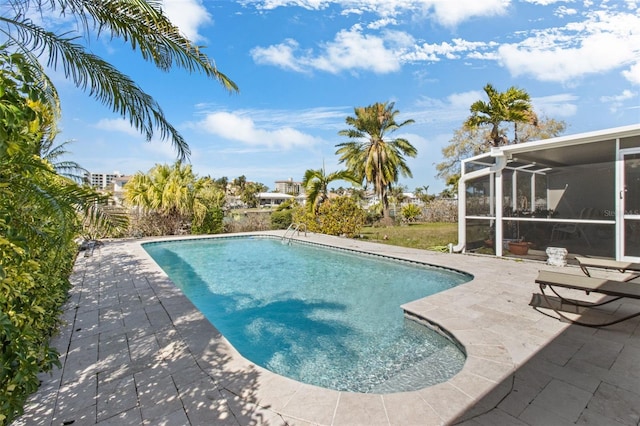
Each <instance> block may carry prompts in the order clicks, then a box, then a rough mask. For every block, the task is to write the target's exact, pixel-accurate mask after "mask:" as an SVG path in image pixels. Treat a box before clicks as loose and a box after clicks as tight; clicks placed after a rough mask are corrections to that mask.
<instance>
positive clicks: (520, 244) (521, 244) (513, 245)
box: [509, 241, 529, 256]
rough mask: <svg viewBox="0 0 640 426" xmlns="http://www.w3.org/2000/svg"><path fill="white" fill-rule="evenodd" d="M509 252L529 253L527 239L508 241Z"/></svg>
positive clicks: (521, 254) (519, 254)
mask: <svg viewBox="0 0 640 426" xmlns="http://www.w3.org/2000/svg"><path fill="white" fill-rule="evenodd" d="M509 252H511V254H515V255H517V256H523V255H525V254H527V253H529V243H528V242H527V241H509Z"/></svg>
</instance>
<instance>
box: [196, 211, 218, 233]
mask: <svg viewBox="0 0 640 426" xmlns="http://www.w3.org/2000/svg"><path fill="white" fill-rule="evenodd" d="M222 232H224V212H223V211H222V209H221V208H220V207H210V208H209V209H208V210H207V212H206V213H205V215H204V218H203V219H202V223H199V224H198V223H194V224H193V226H192V227H191V233H192V234H221V233H222Z"/></svg>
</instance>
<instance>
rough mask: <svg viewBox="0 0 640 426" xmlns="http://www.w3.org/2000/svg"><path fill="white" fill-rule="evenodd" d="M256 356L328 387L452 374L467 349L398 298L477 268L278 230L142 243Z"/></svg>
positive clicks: (383, 384) (377, 385)
mask: <svg viewBox="0 0 640 426" xmlns="http://www.w3.org/2000/svg"><path fill="white" fill-rule="evenodd" d="M144 248H145V250H146V251H147V252H148V253H149V254H150V255H151V257H152V258H153V259H154V260H155V261H156V262H157V263H158V265H159V266H160V267H161V268H162V269H163V270H164V271H165V272H166V273H167V275H168V276H169V277H170V278H171V279H172V281H173V282H174V283H175V284H176V285H177V286H178V287H179V288H181V289H182V291H183V292H184V293H185V295H186V296H187V297H188V298H189V299H190V300H191V301H192V302H193V303H194V305H195V306H196V307H197V308H198V309H199V310H200V311H201V312H202V313H203V314H204V315H205V316H206V317H207V319H208V320H209V321H210V322H211V323H212V324H214V325H215V326H216V328H217V329H218V330H219V331H220V332H221V333H222V334H223V335H224V336H225V337H226V338H227V339H228V340H229V342H230V343H231V344H232V345H233V346H234V347H235V348H236V349H237V350H238V352H240V353H241V354H242V355H243V356H244V357H245V358H247V359H249V360H250V361H252V362H254V363H256V364H258V365H260V366H262V367H265V368H267V369H269V370H271V371H273V372H275V373H278V374H281V375H284V376H287V377H290V378H293V379H295V380H298V381H301V382H304V383H309V384H313V385H317V386H322V387H326V388H329V389H335V390H341V391H351V392H364V393H391V392H400V391H410V390H416V389H421V388H424V387H426V386H430V385H433V384H436V383H440V382H443V381H446V380H447V379H449V378H450V377H451V376H453V375H454V374H456V373H457V372H458V371H459V370H460V369H461V368H462V365H463V364H464V361H465V356H464V353H463V352H462V351H461V350H460V348H459V347H458V346H456V345H455V344H454V343H453V342H451V341H450V340H449V339H447V338H445V337H443V336H441V335H440V334H438V333H436V332H434V331H432V330H430V329H429V328H427V327H425V326H423V325H421V324H418V323H416V322H414V321H412V320H409V319H406V318H405V317H404V315H403V312H402V309H401V308H400V305H402V304H404V303H406V302H409V301H411V300H415V299H419V298H421V297H425V296H427V295H430V294H433V293H436V292H439V291H442V290H446V289H448V288H451V287H453V286H456V285H459V284H461V283H463V282H466V281H469V280H470V279H471V277H470V276H469V275H467V274H463V273H458V272H456V271H451V270H445V269H441V268H433V267H426V266H421V265H417V264H409V263H402V262H399V261H395V260H391V259H385V258H380V257H376V258H374V257H368V256H363V255H361V254H357V253H351V252H347V251H337V250H331V249H328V248H324V247H320V246H313V245H306V244H297V243H294V244H292V245H284V244H282V243H281V242H280V240H279V239H273V238H267V237H260V238H258V237H256V238H212V239H211V238H209V239H196V240H181V241H171V242H160V243H147V244H144Z"/></svg>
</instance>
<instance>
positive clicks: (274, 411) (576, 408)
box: [14, 231, 640, 426]
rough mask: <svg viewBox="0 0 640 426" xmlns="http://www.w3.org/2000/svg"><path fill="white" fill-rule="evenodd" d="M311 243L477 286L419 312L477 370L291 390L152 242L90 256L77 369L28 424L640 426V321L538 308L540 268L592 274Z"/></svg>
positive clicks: (72, 357)
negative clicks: (224, 325) (456, 273)
mask: <svg viewBox="0 0 640 426" xmlns="http://www.w3.org/2000/svg"><path fill="white" fill-rule="evenodd" d="M263 234H268V235H277V236H280V235H282V232H279V231H278V232H276V231H274V232H266V233H263ZM295 239H300V240H303V241H308V242H312V243H319V244H327V245H331V246H336V247H341V248H345V249H348V250H357V251H367V252H371V253H376V254H382V255H388V256H392V257H397V258H403V259H407V260H412V261H420V262H426V263H430V264H434V265H440V266H444V267H449V268H455V269H460V270H464V271H466V272H468V273H471V274H473V276H474V279H473V280H472V281H470V282H468V283H466V284H463V285H460V286H458V287H455V288H453V289H450V290H447V291H445V292H442V293H438V294H435V295H433V296H429V297H426V298H424V299H420V300H417V301H414V302H411V303H409V304H407V305H405V306H404V308H405V309H406V310H408V311H410V312H412V313H414V314H415V315H418V316H420V317H424V318H427V319H428V320H429V321H431V322H433V323H435V324H438V325H439V326H440V327H442V328H443V329H446V330H447V331H448V332H449V333H451V334H452V335H453V336H455V337H456V338H457V339H458V340H459V341H460V343H462V345H463V346H464V348H465V350H466V352H467V356H468V358H467V361H466V363H465V365H464V367H463V369H462V371H460V372H459V373H458V374H457V375H455V376H454V377H453V378H451V379H450V380H448V381H447V382H444V383H441V384H438V385H435V386H431V387H428V388H425V389H422V390H419V391H414V392H403V393H396V394H386V395H376V394H355V393H348V392H338V391H333V390H327V389H323V388H318V387H315V386H311V385H306V384H302V383H299V382H296V381H294V380H291V379H288V378H285V377H281V376H278V375H276V374H273V373H271V372H269V371H266V370H264V369H262V368H260V367H258V366H256V365H254V364H252V363H251V362H249V361H247V360H246V359H244V358H243V357H241V356H240V355H239V354H238V353H237V352H236V351H235V350H234V349H233V348H232V347H231V346H230V345H229V344H228V342H227V341H226V339H225V338H224V337H223V336H221V335H220V333H219V332H218V331H217V330H216V329H215V328H214V327H213V326H212V325H211V324H210V323H209V322H208V321H207V320H206V319H205V318H204V317H203V316H202V315H201V314H200V312H199V311H198V310H197V309H195V308H194V306H193V305H192V304H191V302H189V300H187V299H186V297H185V296H184V295H183V294H182V292H181V291H180V290H178V289H177V288H176V287H175V286H174V285H173V283H172V282H171V281H170V280H169V279H168V278H167V276H166V275H165V274H164V273H163V272H162V271H161V270H160V269H159V268H158V267H157V266H156V265H155V263H154V262H153V261H152V260H151V259H150V258H149V256H148V255H147V254H146V252H145V251H144V250H143V249H142V247H141V245H140V243H142V242H147V241H150V240H126V241H125V240H122V241H110V242H106V243H105V245H104V246H102V247H99V248H96V249H95V250H94V252H93V254H92V255H91V256H88V257H85V256H83V255H82V253H81V254H80V256H79V257H78V260H77V263H76V266H75V268H74V271H73V274H72V276H71V281H72V284H73V288H72V289H71V292H70V298H69V300H68V302H67V304H66V306H65V312H64V314H63V319H64V321H65V323H64V326H63V327H62V330H61V333H60V334H59V335H58V336H56V337H55V338H54V342H53V344H54V346H55V347H56V348H57V349H58V350H59V352H60V353H61V359H60V360H61V363H62V366H63V368H61V369H55V370H54V371H53V373H52V374H43V375H42V376H41V380H42V384H41V387H40V389H39V390H38V392H37V393H36V394H34V395H33V396H32V397H31V398H30V399H29V402H28V404H27V406H26V407H25V414H24V415H23V416H22V417H21V418H19V419H18V420H17V421H16V422H14V425H29V426H30V425H63V424H73V425H74V426H76V425H93V424H100V425H367V426H370V425H442V424H462V425H466V426H477V425H572V424H584V425H587V424H594V425H618V426H619V425H638V424H640V362H639V360H640V318H635V319H632V320H629V321H625V322H623V323H620V324H617V325H615V326H610V327H606V328H600V329H597V328H596V329H594V328H587V327H582V326H577V325H570V324H568V323H565V322H560V321H558V320H557V319H554V318H550V317H549V316H546V315H544V314H543V313H541V312H539V311H538V310H535V309H534V308H532V307H531V306H530V302H531V301H532V295H533V294H534V293H537V292H538V288H537V286H536V285H535V284H534V279H535V277H536V274H537V272H538V270H540V269H548V270H562V271H564V272H571V273H575V274H581V272H580V270H579V269H578V268H576V267H572V266H568V267H563V268H561V267H552V266H548V265H546V264H545V263H542V262H533V261H516V260H511V259H497V258H493V257H487V256H473V255H462V254H448V253H435V252H429V251H423V250H413V249H406V248H402V247H395V246H389V245H383V244H376V243H371V242H366V241H364V240H353V239H346V238H338V237H329V236H325V235H317V234H308V235H307V236H304V235H300V236H296V237H295V238H294V240H295ZM599 276H611V277H616V278H619V277H621V276H622V275H621V274H619V273H617V272H609V273H605V272H600V273H599ZM398 279H401V277H398ZM630 285H631V284H630ZM591 297H593V296H591ZM633 309H640V303H634V302H630V301H624V302H623V303H619V304H618V305H617V311H618V312H616V315H617V314H619V313H620V312H623V311H624V312H626V311H629V310H633ZM609 310H611V308H609V309H603V311H602V315H608V312H609Z"/></svg>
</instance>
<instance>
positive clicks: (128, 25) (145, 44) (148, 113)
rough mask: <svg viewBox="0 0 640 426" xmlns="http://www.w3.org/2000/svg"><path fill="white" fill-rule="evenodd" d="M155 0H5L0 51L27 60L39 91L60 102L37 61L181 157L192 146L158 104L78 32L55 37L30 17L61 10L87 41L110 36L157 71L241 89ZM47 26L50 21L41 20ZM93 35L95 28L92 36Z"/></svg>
mask: <svg viewBox="0 0 640 426" xmlns="http://www.w3.org/2000/svg"><path fill="white" fill-rule="evenodd" d="M161 4H162V3H161V2H156V1H155V0H128V1H124V2H123V1H119V0H52V1H50V2H42V1H39V0H38V1H28V0H16V1H9V2H6V4H5V6H6V7H3V8H2V13H3V14H2V16H0V24H1V25H0V32H2V34H3V35H4V37H3V38H4V39H5V42H4V44H3V45H0V54H4V55H7V56H10V54H11V53H17V54H20V55H22V56H23V58H24V60H25V66H23V67H22V68H21V69H20V71H21V72H22V73H23V74H24V75H25V80H27V81H35V82H38V83H39V84H38V85H37V86H34V90H37V91H39V92H40V93H41V94H44V96H46V97H50V98H53V99H54V100H55V103H56V104H59V99H58V94H57V92H56V90H55V87H54V86H53V84H52V82H51V80H50V79H49V78H48V76H47V74H46V72H45V69H44V67H43V66H41V64H40V62H39V60H43V62H44V63H46V65H47V66H48V67H50V68H52V69H53V70H58V69H62V72H63V74H64V76H65V77H66V78H68V79H70V80H71V81H72V82H73V84H75V85H76V86H77V87H79V88H81V89H83V90H85V91H86V92H88V93H89V95H90V96H92V97H94V98H95V99H97V100H98V101H100V102H101V103H102V104H104V105H106V106H108V107H110V108H111V109H112V110H113V111H114V112H116V113H119V114H120V115H121V116H122V117H125V118H128V119H129V122H130V123H131V125H132V126H134V127H135V128H136V129H138V130H139V131H140V132H142V133H143V134H144V135H145V137H146V139H147V140H151V139H152V138H153V136H154V134H155V133H156V131H158V130H159V132H160V136H161V138H162V139H170V140H171V142H172V144H173V146H174V148H175V149H176V151H177V153H178V157H179V158H180V159H185V158H186V157H187V156H188V155H189V146H188V144H187V142H186V141H185V140H184V139H183V137H182V136H181V135H180V133H179V132H178V131H177V130H176V129H175V128H174V127H173V126H172V125H171V124H170V123H169V122H168V121H167V119H166V118H165V116H164V113H163V111H162V109H161V108H160V105H159V104H158V103H157V102H156V101H155V100H154V99H153V98H152V97H151V96H149V95H148V94H147V93H145V92H144V91H143V90H142V88H141V87H140V86H139V85H137V84H136V83H135V82H134V81H133V80H131V79H130V78H129V77H128V76H126V75H125V74H123V73H121V72H119V71H118V70H117V69H116V68H114V67H113V66H112V65H111V64H109V63H108V62H106V61H105V60H103V59H102V58H100V57H98V56H96V55H94V54H92V53H90V52H89V51H87V50H86V48H85V47H84V46H82V45H80V44H78V43H76V40H77V38H78V36H77V34H75V33H68V32H65V33H60V34H58V33H55V32H52V31H48V30H47V29H46V28H45V27H43V26H41V25H39V24H38V23H36V22H34V21H32V20H31V19H30V18H29V16H34V15H40V14H45V13H46V14H47V15H49V14H51V13H55V12H58V13H60V14H61V15H64V16H65V17H67V18H68V17H73V18H75V20H76V22H77V23H79V24H80V25H81V26H82V33H84V34H86V35H87V37H89V35H91V34H92V33H93V34H95V35H96V36H101V35H104V34H108V35H110V36H111V37H113V38H121V39H123V40H124V41H125V42H128V43H129V44H130V46H131V47H132V49H134V50H137V51H139V52H140V54H141V56H142V58H143V59H145V60H147V61H150V62H152V63H153V64H155V65H156V67H158V68H159V69H161V70H163V71H169V70H170V69H172V68H174V67H178V68H183V69H186V70H187V71H189V72H201V73H204V74H205V75H206V76H207V77H210V78H213V79H215V80H217V81H219V82H220V83H221V84H222V85H223V86H224V87H225V88H226V89H227V90H229V91H231V92H236V91H237V90H238V88H237V86H236V85H235V83H234V82H233V81H231V80H230V79H229V78H228V77H227V76H225V75H224V74H223V73H221V72H220V71H218V69H217V68H216V66H215V65H214V63H213V61H212V60H211V59H210V58H209V57H208V56H207V55H206V54H204V53H203V52H202V51H201V50H200V47H198V46H196V45H194V44H192V43H191V42H190V41H189V40H188V39H187V38H185V37H184V36H183V35H182V34H181V33H180V30H179V29H178V28H177V27H176V26H175V25H173V24H172V23H171V22H170V21H169V19H168V18H167V17H166V15H165V14H164V13H163V12H162V9H161ZM43 21H44V22H50V21H48V20H43ZM91 30H96V31H94V32H92V31H91Z"/></svg>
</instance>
